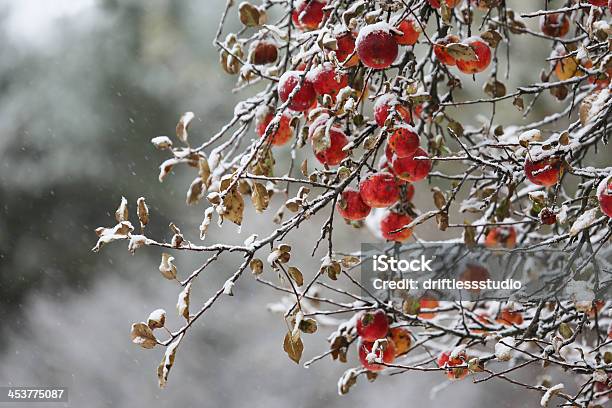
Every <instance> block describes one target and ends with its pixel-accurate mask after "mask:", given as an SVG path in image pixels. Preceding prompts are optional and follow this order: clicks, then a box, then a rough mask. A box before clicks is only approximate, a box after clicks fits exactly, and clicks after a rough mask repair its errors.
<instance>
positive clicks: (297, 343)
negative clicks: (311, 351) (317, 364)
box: [283, 331, 304, 364]
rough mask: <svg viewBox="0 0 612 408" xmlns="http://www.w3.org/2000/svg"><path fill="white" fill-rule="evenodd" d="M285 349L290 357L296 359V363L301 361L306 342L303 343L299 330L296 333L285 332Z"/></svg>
mask: <svg viewBox="0 0 612 408" xmlns="http://www.w3.org/2000/svg"><path fill="white" fill-rule="evenodd" d="M283 350H285V352H286V353H287V355H288V356H289V358H290V359H291V360H293V361H295V363H296V364H299V363H300V359H301V358H302V352H303V351H304V343H302V339H301V338H300V332H299V331H297V332H295V333H291V332H287V334H285V340H284V341H283Z"/></svg>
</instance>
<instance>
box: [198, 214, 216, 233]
mask: <svg viewBox="0 0 612 408" xmlns="http://www.w3.org/2000/svg"><path fill="white" fill-rule="evenodd" d="M214 212H215V209H214V208H213V207H208V208H207V209H206V210H205V211H204V219H203V220H202V223H201V224H200V239H201V240H204V239H205V238H206V232H208V226H209V225H210V223H211V222H212V216H213V213H214Z"/></svg>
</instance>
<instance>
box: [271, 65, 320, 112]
mask: <svg viewBox="0 0 612 408" xmlns="http://www.w3.org/2000/svg"><path fill="white" fill-rule="evenodd" d="M301 75H302V74H301V73H300V72H299V71H287V72H285V73H284V74H283V75H282V76H281V77H280V79H279V81H278V97H279V98H280V100H281V101H282V102H286V101H287V100H288V99H289V96H290V95H291V93H292V92H293V90H294V89H295V88H296V87H297V86H299V90H298V91H297V92H296V93H295V94H294V95H293V98H292V99H291V102H289V109H291V110H294V111H297V112H303V111H305V110H307V109H309V108H310V107H311V106H312V104H313V103H316V99H317V94H316V93H315V90H314V87H313V86H312V83H311V82H310V81H309V80H308V78H303V79H302V77H301Z"/></svg>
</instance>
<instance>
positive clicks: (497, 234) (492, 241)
mask: <svg viewBox="0 0 612 408" xmlns="http://www.w3.org/2000/svg"><path fill="white" fill-rule="evenodd" d="M485 246H486V247H487V248H508V249H512V248H514V247H515V246H516V230H515V229H514V227H513V226H505V225H504V226H500V227H494V228H491V229H490V230H489V232H488V233H487V236H486V238H485Z"/></svg>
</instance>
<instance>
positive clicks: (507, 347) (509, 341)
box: [495, 337, 515, 361]
mask: <svg viewBox="0 0 612 408" xmlns="http://www.w3.org/2000/svg"><path fill="white" fill-rule="evenodd" d="M514 346H515V341H514V338H513V337H504V338H503V339H501V340H500V341H499V342H498V343H497V344H496V345H495V357H497V359H498V360H499V361H509V360H510V359H511V358H512V352H513V349H512V348H513V347H514Z"/></svg>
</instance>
